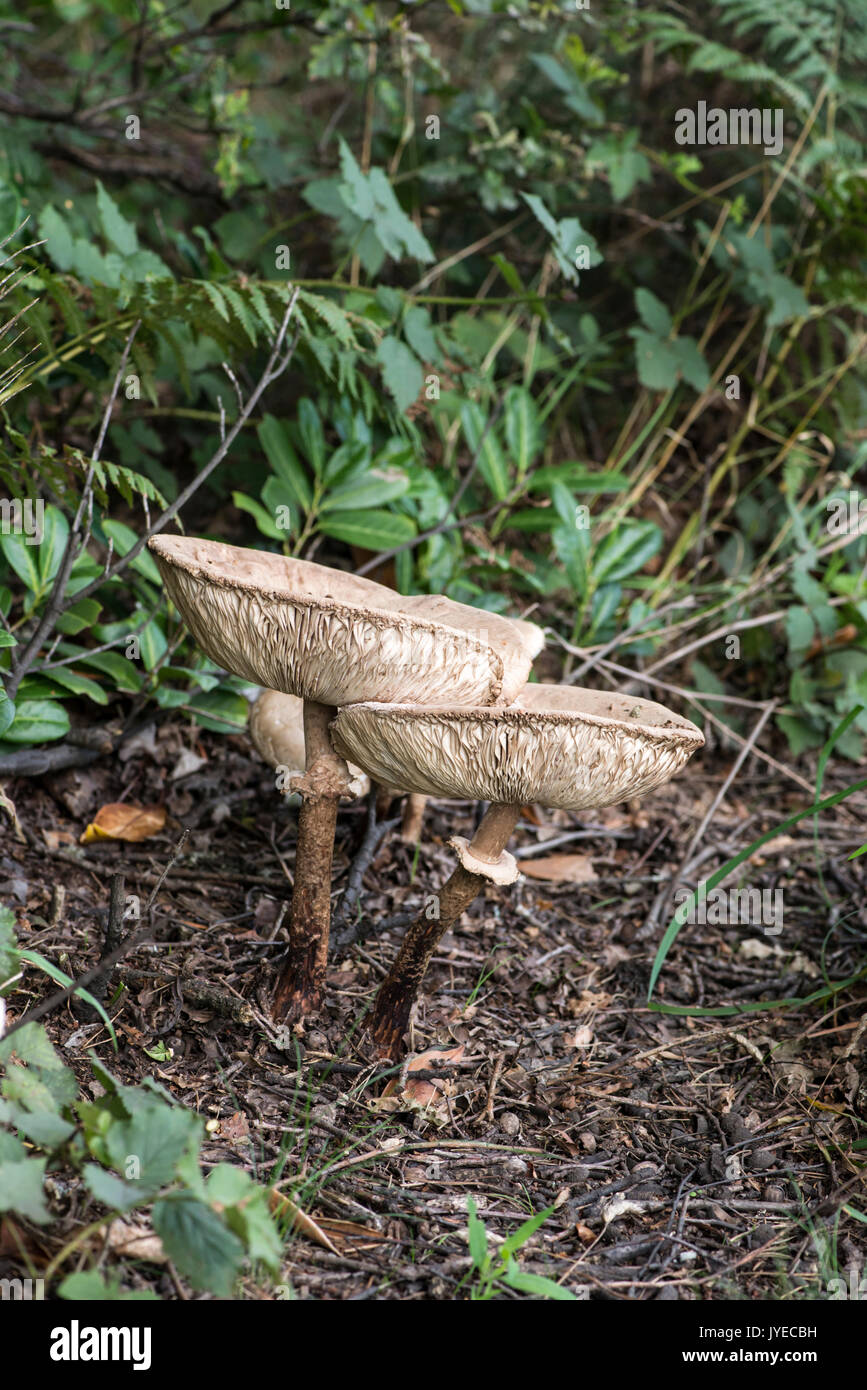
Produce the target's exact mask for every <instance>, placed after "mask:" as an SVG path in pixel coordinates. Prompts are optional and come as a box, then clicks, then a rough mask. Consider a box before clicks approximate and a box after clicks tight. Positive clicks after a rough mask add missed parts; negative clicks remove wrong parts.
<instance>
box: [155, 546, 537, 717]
mask: <svg viewBox="0 0 867 1390" xmlns="http://www.w3.org/2000/svg"><path fill="white" fill-rule="evenodd" d="M148 545H149V548H150V550H151V552H152V554H153V556H154V558H155V560H156V562H157V565H158V566H159V569H160V573H161V574H162V577H163V579H164V581H165V585H166V590H167V592H168V595H169V597H170V598H171V600H172V602H173V603H174V605H175V607H176V608H177V609H178V611H179V612H180V614H181V616H182V617H183V618H184V620H185V622H186V623H187V626H188V627H189V628H190V631H191V632H192V634H193V636H194V637H195V639H196V641H197V642H198V644H199V646H200V647H201V648H202V650H203V651H205V652H206V653H207V654H208V656H210V657H211V658H212V659H213V660H214V661H217V662H219V664H220V665H221V666H224V667H225V668H226V670H228V671H232V672H234V673H235V674H236V675H240V676H244V677H246V678H247V679H248V680H251V681H255V683H256V684H257V685H264V686H267V687H269V688H271V689H274V690H282V691H286V692H287V693H290V694H293V695H299V696H301V697H302V698H304V699H306V700H315V701H317V702H319V703H320V704H324V705H345V704H351V703H354V702H356V701H361V700H377V701H389V702H399V701H420V700H423V701H424V702H425V704H426V705H445V704H449V705H451V704H453V703H455V702H463V703H467V704H479V705H487V704H493V703H494V702H495V701H502V702H503V703H508V702H509V701H510V700H512V699H514V697H515V695H516V694H517V693H518V691H519V690H520V689H521V686H522V685H523V684H524V682H525V680H526V679H527V676H528V674H529V671H530V666H531V665H532V662H533V658H534V657H535V656H536V655H538V653H539V652H540V651H541V649H542V646H543V644H544V635H543V633H542V631H541V629H540V628H538V627H536V626H535V625H534V624H533V623H526V622H522V621H520V620H513V619H510V618H503V617H501V616H500V615H499V614H497V613H488V612H487V611H485V610H483V609H480V608H472V607H470V606H469V605H468V604H464V603H455V602H453V601H452V600H451V599H447V598H443V597H441V596H439V595H434V596H431V595H424V594H421V595H415V596H413V597H410V598H406V597H404V596H403V595H401V594H397V593H395V592H394V591H393V590H392V589H388V588H386V587H385V586H384V585H382V584H375V583H374V582H373V581H372V580H369V579H360V578H358V577H357V576H356V575H351V574H345V573H343V571H341V570H334V569H328V568H326V567H325V566H324V565H315V564H312V563H311V562H310V561H309V560H293V559H288V558H287V557H286V556H284V555H275V554H273V553H271V552H269V551H258V550H245V549H242V548H240V547H239V546H234V545H224V544H223V543H222V542H219V541H206V540H197V539H195V538H192V537H186V536H154V537H153V538H152V539H151V540H150V541H149V542H148Z"/></svg>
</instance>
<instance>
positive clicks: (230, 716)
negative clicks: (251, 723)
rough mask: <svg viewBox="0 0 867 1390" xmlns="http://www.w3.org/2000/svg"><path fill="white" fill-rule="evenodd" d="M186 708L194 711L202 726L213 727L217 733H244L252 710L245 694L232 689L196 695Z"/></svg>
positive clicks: (197, 721) (204, 727)
mask: <svg viewBox="0 0 867 1390" xmlns="http://www.w3.org/2000/svg"><path fill="white" fill-rule="evenodd" d="M185 708H187V709H189V710H191V711H192V713H193V715H194V718H195V721H196V723H197V724H198V725H199V726H200V727H201V728H203V729H211V730H212V731H213V732H214V733H216V734H242V733H243V732H244V730H245V729H246V727H247V717H248V715H249V712H250V706H249V705H248V704H247V701H246V700H245V699H244V697H243V695H237V694H236V693H235V692H234V691H232V690H211V691H208V692H207V693H206V694H203V695H196V696H195V698H194V699H192V700H190V701H189V704H187V705H186V706H185Z"/></svg>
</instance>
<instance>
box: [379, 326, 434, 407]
mask: <svg viewBox="0 0 867 1390" xmlns="http://www.w3.org/2000/svg"><path fill="white" fill-rule="evenodd" d="M376 358H377V361H378V362H379V364H380V366H381V367H382V379H383V381H384V382H385V386H386V389H387V390H388V391H389V392H390V394H391V395H392V396H393V397H394V400H395V404H396V405H397V408H398V410H400V411H404V410H406V409H407V407H408V406H411V405H412V403H413V401H415V400H417V399H418V397H419V395H420V394H421V389H422V387H423V385H424V374H423V372H422V367H421V363H420V362H419V360H418V358H417V357H416V355H415V353H414V352H412V351H411V350H410V348H408V347H407V345H406V343H402V342H401V340H400V338H395V337H393V336H391V335H387V336H386V337H384V338H382V339H381V341H380V343H379V346H378V347H377V349H376Z"/></svg>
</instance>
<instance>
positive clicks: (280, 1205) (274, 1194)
mask: <svg viewBox="0 0 867 1390" xmlns="http://www.w3.org/2000/svg"><path fill="white" fill-rule="evenodd" d="M268 1206H269V1207H270V1209H271V1215H272V1216H276V1217H277V1218H278V1219H279V1218H283V1217H285V1218H288V1224H289V1225H290V1226H294V1227H295V1228H296V1229H297V1230H298V1231H300V1232H301V1234H302V1235H305V1236H309V1238H310V1240H312V1241H315V1242H316V1244H317V1245H322V1246H324V1247H325V1249H326V1250H330V1251H331V1253H332V1255H339V1254H340V1251H339V1250H338V1248H337V1246H336V1245H335V1244H334V1241H333V1240H331V1239H330V1237H329V1236H327V1235H326V1234H325V1232H324V1231H323V1229H322V1227H321V1226H320V1225H319V1223H318V1221H314V1220H313V1217H312V1216H308V1215H307V1213H306V1212H305V1211H302V1210H301V1208H300V1207H299V1206H296V1204H295V1203H294V1202H293V1201H292V1200H291V1198H289V1197H284V1196H283V1194H282V1192H278V1191H277V1189H276V1188H274V1187H272V1188H271V1191H270V1193H269V1195H268Z"/></svg>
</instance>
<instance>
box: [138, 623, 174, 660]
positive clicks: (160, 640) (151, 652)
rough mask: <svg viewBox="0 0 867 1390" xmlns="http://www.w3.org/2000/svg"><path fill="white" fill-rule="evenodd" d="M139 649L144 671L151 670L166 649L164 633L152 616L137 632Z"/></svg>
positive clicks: (166, 643)
mask: <svg viewBox="0 0 867 1390" xmlns="http://www.w3.org/2000/svg"><path fill="white" fill-rule="evenodd" d="M138 641H139V651H140V652H141V659H142V661H143V663H144V667H145V670H146V671H152V670H153V669H154V667H155V666H156V664H157V662H158V661H159V660H160V658H161V657H162V656H164V655H165V653H166V651H167V650H168V645H169V644H168V642H167V641H166V635H165V633H164V632H163V630H162V628H161V627H160V625H159V623H158V622H157V620H156V618H153V619H152V620H151V621H150V622H149V623H148V624H147V626H146V627H144V628H142V630H141V632H140V633H139V638H138Z"/></svg>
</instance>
